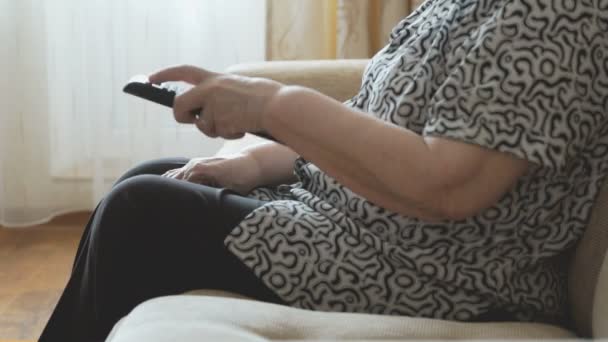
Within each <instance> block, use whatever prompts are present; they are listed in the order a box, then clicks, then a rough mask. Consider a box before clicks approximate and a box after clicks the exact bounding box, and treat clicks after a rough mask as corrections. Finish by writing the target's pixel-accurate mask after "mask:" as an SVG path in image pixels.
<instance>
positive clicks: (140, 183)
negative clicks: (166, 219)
mask: <svg viewBox="0 0 608 342" xmlns="http://www.w3.org/2000/svg"><path fill="white" fill-rule="evenodd" d="M163 181H168V179H164V178H161V177H159V176H156V175H136V176H132V177H130V178H128V179H125V180H123V181H121V182H120V183H118V184H116V185H115V186H114V188H112V190H110V192H109V193H108V194H107V195H106V196H105V197H104V199H103V200H102V202H101V204H100V206H99V208H98V210H97V212H96V213H95V220H96V221H95V222H96V223H95V224H94V226H93V227H92V230H93V234H94V235H95V236H97V237H99V236H100V235H104V236H110V235H112V236H114V235H117V234H118V235H121V234H124V233H133V232H134V231H136V230H138V229H139V227H143V226H150V225H151V222H147V221H146V215H147V214H149V213H150V212H153V211H155V210H158V208H156V207H157V206H158V200H159V197H162V196H163V195H162V194H161V191H160V186H161V184H162V182H163ZM124 229H128V230H130V231H131V232H125V231H124Z"/></svg>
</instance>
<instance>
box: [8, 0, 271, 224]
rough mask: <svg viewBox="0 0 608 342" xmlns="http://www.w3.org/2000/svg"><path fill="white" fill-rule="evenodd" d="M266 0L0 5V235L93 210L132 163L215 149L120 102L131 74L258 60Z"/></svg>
mask: <svg viewBox="0 0 608 342" xmlns="http://www.w3.org/2000/svg"><path fill="white" fill-rule="evenodd" d="M265 12H266V8H265V1H264V0H172V1H167V0H146V1H142V0H0V225H4V226H23V225H30V224H34V223H38V222H43V221H45V220H48V219H49V218H51V217H52V216H54V215H56V214H59V213H63V212H69V211H74V210H83V209H91V208H93V206H94V205H95V204H96V203H97V201H98V200H99V199H100V198H101V196H102V195H103V194H104V193H105V192H106V191H107V190H108V188H109V187H110V186H111V184H112V182H113V181H114V180H115V179H116V178H117V177H118V176H119V175H120V174H121V173H122V172H124V171H125V170H127V169H128V168H129V167H130V166H132V165H134V164H137V163H138V162H141V161H144V160H148V159H153V158H159V157H164V156H186V157H192V156H209V155H212V154H214V153H215V152H216V151H217V150H218V149H219V148H220V147H221V146H222V144H223V141H221V140H213V139H208V138H205V137H203V136H202V135H201V134H199V133H197V131H196V130H195V129H194V128H192V127H190V126H180V125H178V124H176V123H175V122H174V121H173V119H172V115H171V113H170V111H168V110H167V109H164V108H161V107H160V106H157V105H154V104H149V103H146V102H145V101H143V100H139V99H135V98H131V97H129V96H127V95H124V94H122V93H121V89H122V86H123V85H124V83H125V82H126V81H127V80H128V79H129V78H130V77H131V76H132V75H135V74H141V73H148V72H150V71H153V70H155V69H158V68H160V67H163V66H166V65H170V64H181V63H189V64H196V65H200V66H204V67H207V68H209V69H212V70H223V69H224V68H225V67H227V66H229V65H231V64H235V63H239V62H246V61H259V60H263V59H264V51H265V46H264V39H265V27H264V26H265Z"/></svg>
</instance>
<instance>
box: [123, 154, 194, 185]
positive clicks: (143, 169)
mask: <svg viewBox="0 0 608 342" xmlns="http://www.w3.org/2000/svg"><path fill="white" fill-rule="evenodd" d="M188 161H189V159H188V158H162V159H155V160H149V161H145V162H143V163H140V164H138V165H136V166H134V167H133V168H131V169H130V170H129V171H127V172H125V173H124V174H123V175H122V176H121V177H120V178H119V179H118V180H117V181H116V183H114V186H116V185H118V184H120V183H122V182H123V181H125V180H127V179H129V178H133V177H135V176H139V175H162V174H164V173H165V172H167V171H169V170H173V169H178V168H180V167H182V166H184V165H186V163H188Z"/></svg>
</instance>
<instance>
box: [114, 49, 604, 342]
mask: <svg viewBox="0 0 608 342" xmlns="http://www.w3.org/2000/svg"><path fill="white" fill-rule="evenodd" d="M366 63H367V61H366V60H351V61H309V62H266V63H259V64H248V65H237V66H234V67H232V68H230V69H229V71H230V72H234V73H239V74H244V75H250V76H263V77H268V78H272V79H275V80H278V81H280V82H283V83H287V84H300V85H304V86H308V87H312V88H315V89H318V90H319V91H321V92H323V93H325V94H327V95H329V96H333V97H334V98H336V99H339V100H345V99H347V98H349V97H350V96H352V95H354V94H355V93H356V92H357V90H358V87H359V85H360V82H361V75H362V72H363V69H364V67H365V65H366ZM257 141H258V138H254V137H250V136H248V137H246V138H244V139H243V140H240V141H233V142H229V143H227V144H226V146H225V147H224V149H223V150H222V151H220V153H224V152H232V151H235V150H239V149H240V148H242V147H244V146H247V145H250V144H253V143H255V142H257ZM607 246H608V188H605V190H604V191H603V192H602V193H601V194H600V197H599V199H598V202H597V204H596V207H595V210H594V214H593V217H592V220H591V223H590V224H589V227H588V229H587V232H586V234H585V236H584V237H583V239H582V241H581V242H580V243H579V245H578V247H577V249H576V251H573V252H572V256H571V258H570V260H571V261H570V262H569V264H564V267H568V268H569V272H570V274H569V278H570V299H571V310H570V312H571V316H572V322H571V326H569V327H558V326H551V325H545V324H533V323H459V322H449V321H442V320H435V319H421V318H410V317H395V316H379V315H364V314H347V313H324V312H313V311H307V310H301V309H294V308H289V307H285V306H279V305H273V304H267V303H262V302H258V301H253V300H249V299H246V298H243V297H239V296H235V295H233V294H230V293H223V292H217V291H205V290H201V291H197V292H192V293H188V294H183V295H176V296H169V297H162V298H155V299H152V300H149V301H147V302H145V303H142V304H141V305H139V306H138V307H136V308H135V309H134V310H133V311H132V312H131V313H130V314H129V315H127V316H126V317H125V318H123V319H122V320H121V321H120V322H119V323H118V324H117V325H116V326H115V327H114V330H113V331H112V333H111V335H110V336H109V337H108V340H107V341H109V342H136V341H146V342H160V341H163V342H164V341H181V342H194V341H269V340H270V341H278V340H311V341H321V340H359V341H378V340H382V341H386V340H411V339H425V340H444V339H465V340H469V339H493V340H496V339H504V340H511V339H530V340H547V339H579V338H581V337H593V338H608V258H607V257H606V247H607Z"/></svg>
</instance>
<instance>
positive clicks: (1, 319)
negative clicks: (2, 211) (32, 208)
mask: <svg viewBox="0 0 608 342" xmlns="http://www.w3.org/2000/svg"><path fill="white" fill-rule="evenodd" d="M89 215H90V214H89V213H79V214H71V215H66V216H63V217H60V218H57V219H55V220H53V221H52V222H51V223H48V224H45V225H42V226H36V227H31V228H16V229H8V228H2V227H0V342H1V341H12V340H15V341H35V340H36V339H37V338H38V336H39V335H40V332H41V331H42V328H43V327H44V325H45V324H46V321H47V320H48V318H49V316H50V314H51V311H52V309H53V307H54V306H55V304H56V302H57V300H58V299H59V295H60V294H61V291H62V289H63V287H64V285H65V283H66V281H67V279H68V275H69V272H70V270H71V267H72V262H73V259H74V255H75V254H76V248H77V246H78V241H79V240H80V236H81V234H82V230H83V228H84V225H85V223H86V221H87V220H88V217H89Z"/></svg>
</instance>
